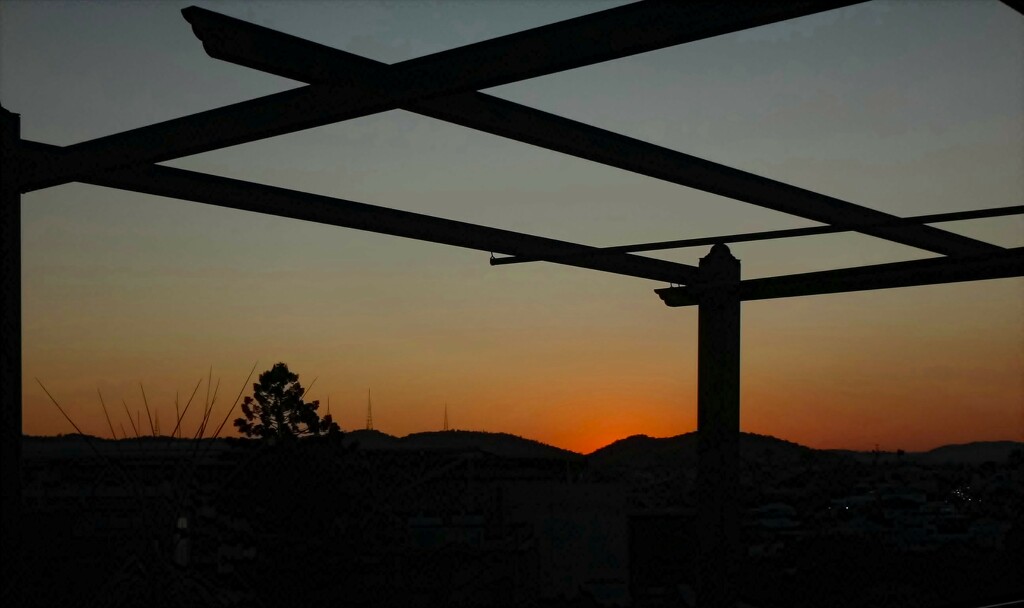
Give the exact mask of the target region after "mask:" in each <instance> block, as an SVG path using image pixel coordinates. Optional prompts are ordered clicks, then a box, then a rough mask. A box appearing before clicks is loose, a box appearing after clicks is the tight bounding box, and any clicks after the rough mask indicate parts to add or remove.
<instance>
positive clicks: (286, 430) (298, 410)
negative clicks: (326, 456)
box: [235, 363, 341, 439]
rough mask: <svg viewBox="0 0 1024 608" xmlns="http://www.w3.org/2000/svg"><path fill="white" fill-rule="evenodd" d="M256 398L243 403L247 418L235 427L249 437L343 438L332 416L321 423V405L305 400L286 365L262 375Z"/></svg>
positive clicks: (247, 399) (237, 422) (253, 386)
mask: <svg viewBox="0 0 1024 608" xmlns="http://www.w3.org/2000/svg"><path fill="white" fill-rule="evenodd" d="M252 392H253V396H252V397H246V398H245V400H244V401H243V402H242V413H243V414H245V417H244V418H236V419H235V427H237V428H238V430H239V431H241V432H242V433H244V434H245V436H246V437H260V438H263V439H267V438H270V437H281V438H290V437H302V436H307V435H339V434H340V433H341V429H340V428H339V427H338V424H337V423H336V422H334V421H333V420H332V419H331V415H330V414H328V415H326V416H324V417H323V419H322V420H321V419H320V416H319V415H318V414H317V413H316V410H317V409H318V408H319V407H320V402H319V401H310V402H305V401H303V400H302V398H303V396H305V394H306V391H305V390H304V389H303V388H302V385H301V384H299V376H298V374H293V373H292V372H291V371H289V370H288V366H287V365H285V364H284V363H278V364H276V365H274V367H272V368H271V369H269V370H267V371H265V372H263V373H262V374H260V381H259V382H257V383H254V384H253V385H252Z"/></svg>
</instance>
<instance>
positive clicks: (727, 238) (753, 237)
mask: <svg viewBox="0 0 1024 608" xmlns="http://www.w3.org/2000/svg"><path fill="white" fill-rule="evenodd" d="M1022 213H1024V205H1012V206H1009V207H992V208H989V209H969V210H967V211H953V212H950V213H930V214H927V215H915V216H912V217H905V218H901V219H899V220H898V221H894V222H892V224H891V225H893V226H900V225H904V226H905V225H909V224H932V223H938V222H959V221H963V220H974V219H981V218H991V217H1003V216H1006V215H1020V214H1022ZM841 232H852V230H849V229H847V228H837V227H835V226H811V227H809V228H786V229H783V230H765V231H762V232H743V233H740V234H723V235H720V236H704V237H699V238H694V239H678V240H674V241H658V242H655V243H638V244H636V245H615V246H612V247H601V248H600V251H602V252H605V253H639V252H641V251H662V250H665V249H681V248H684V247H701V246H704V245H716V244H718V243H749V242H752V241H768V240H772V239H788V238H793V237H799V236H818V235H822V234H837V233H841ZM533 261H536V260H531V259H529V258H518V257H510V258H492V259H491V266H504V265H505V264H521V263H523V262H533ZM547 261H549V262H550V261H552V260H550V259H549V260H547Z"/></svg>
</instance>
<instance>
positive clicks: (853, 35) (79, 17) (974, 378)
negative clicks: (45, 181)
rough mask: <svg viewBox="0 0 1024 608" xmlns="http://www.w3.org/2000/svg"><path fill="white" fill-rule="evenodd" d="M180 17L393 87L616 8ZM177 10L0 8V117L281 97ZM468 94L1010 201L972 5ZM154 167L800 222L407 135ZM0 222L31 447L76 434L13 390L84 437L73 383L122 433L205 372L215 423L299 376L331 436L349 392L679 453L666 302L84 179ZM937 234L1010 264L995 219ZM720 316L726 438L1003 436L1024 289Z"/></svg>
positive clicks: (1023, 62) (255, 149) (1017, 140)
mask: <svg viewBox="0 0 1024 608" xmlns="http://www.w3.org/2000/svg"><path fill="white" fill-rule="evenodd" d="M198 4H199V5H201V6H205V7H207V8H210V9H213V10H216V11H219V12H222V13H225V14H228V15H232V16H235V17H239V18H242V19H245V20H249V21H252V22H255V23H258V24H261V25H264V26H268V27H272V28H275V29H279V30H281V31H284V32H287V33H290V34H294V35H298V36H301V37H305V38H308V39H311V40H314V41H316V42H320V43H323V44H327V45H331V46H335V47H338V48H341V49H345V50H348V51H352V52H355V53H359V54H362V55H365V56H368V57H372V58H374V59H377V60H381V61H386V62H396V61H401V60H403V59H408V58H412V57H417V56H420V55H424V54H428V53H433V52H437V51H441V50H444V49H448V48H451V47H456V46H461V45H464V44H468V43H472V42H476V41H479V40H485V39H488V38H492V37H494V36H498V35H502V34H507V33H511V32H515V31H519V30H523V29H527V28H530V27H536V26H539V25H543V24H546V23H550V22H553V21H559V20H562V19H566V18H570V17H574V16H577V15H581V14H584V13H588V12H593V11H594V10H598V9H601V8H608V7H611V6H614V4H613V3H599V2H550V3H541V2H518V1H517V2H505V3H502V2H473V1H468V0H466V1H459V2H429V3H428V2H399V3H386V2H373V3H358V2H333V3H328V2H298V1H290V2H248V3H240V2H198ZM187 5H188V3H186V2H177V1H171V0H167V1H163V2H152V3H149V2H131V3H128V2H90V3H84V2H83V3H79V2H73V3H61V2H52V1H51V2H18V1H9V0H6V1H4V2H3V3H0V100H2V103H3V105H4V107H5V108H7V109H9V110H11V111H13V112H17V113H20V114H21V120H22V123H21V124H22V134H23V136H24V137H26V138H28V139H33V140H37V141H43V142H47V143H52V144H59V145H68V144H72V143H76V142H79V141H83V140H88V139H91V138H94V137H99V136H102V135H107V134H110V133H114V132H118V131H123V130H126V129H131V128H135V127H140V126H143V125H146V124H150V123H152V122H156V121H161V120H166V119H170V118H174V117H178V116H183V115H187V114H191V113H194V112H198V111H202V110H206V109H209V108H214V107H218V106H222V105H225V104H228V103H233V102H236V101H242V100H245V99H250V98H253V97H256V96H260V95H266V94H269V93H273V92H276V91H281V90H285V89H289V88H293V87H295V86H297V84H296V83H295V82H293V81H290V80H286V79H282V78H277V77H273V76H268V75H265V74H261V73H258V72H256V71H253V70H249V69H246V68H242V67H238V66H234V65H231V64H227V63H223V62H219V61H217V60H214V59H211V58H209V57H207V56H206V55H205V53H204V52H203V50H202V47H201V45H200V44H199V42H198V41H197V39H196V38H195V37H194V36H193V34H192V31H191V29H190V28H189V27H188V25H187V24H186V22H185V21H184V19H183V18H182V17H181V15H180V13H179V10H180V9H181V8H183V7H184V6H187ZM489 92H490V93H492V94H494V95H497V96H499V97H504V98H507V99H511V100H514V101H517V102H520V103H524V104H527V105H530V106H534V107H537V108H540V109H543V110H547V111H551V112H554V113H557V114H562V115H565V116H569V117H571V118H574V119H576V120H581V121H583V122H587V123H591V124H595V125H598V126H601V127H604V128H607V129H610V130H613V131H617V132H621V133H624V134H627V135H630V136H633V137H637V138H640V139H643V140H647V141H650V142H653V143H657V144H659V145H662V146H666V147H669V148H672V149H676V150H681V151H684V152H687V153H691V154H695V155H697V156H701V157H704V158H708V159H711V160H714V161H717V162H721V163H724V164H727V165H730V166H734V167H738V168H741V169H744V170H747V171H751V172H753V173H757V174H760V175H764V176H768V177H772V178H775V179H780V180H783V181H787V182H790V183H793V184H796V185H799V186H802V187H805V188H809V189H811V190H815V191H819V192H823V193H826V194H830V195H833V196H837V197H839V198H843V199H846V200H849V201H852V202H856V203H860V204H864V205H867V206H870V207H874V208H877V209H880V210H883V211H887V212H890V213H894V214H899V215H915V214H923V213H937V212H944V211H956V210H961V209H977V208H985V207H995V206H1003V205H1010V204H1021V202H1022V200H1024V144H1022V142H1024V17H1022V16H1021V15H1020V14H1018V13H1015V12H1013V11H1012V10H1011V9H1009V8H1007V7H1006V6H1004V5H1002V4H1000V3H999V2H996V1H995V0H991V1H988V0H976V1H961V2H939V1H935V2H910V1H901V2H882V1H876V2H872V3H869V4H866V5H861V6H855V7H850V8H846V9H840V10H836V11H831V12H828V13H825V14H821V15H815V16H810V17H805V18H802V19H798V20H794V21H790V22H786V23H782V24H776V25H773V26H768V27H763V28H758V29H756V30H751V31H747V32H742V33H737V34H730V35H726V36H720V37H717V38H714V39H710V40H704V41H700V42H696V43H690V44H686V45H682V46H678V47H674V48H671V49H666V50H662V51H658V52H653V53H647V54H644V55H639V56H636V57H631V58H627V59H621V60H617V61H612V62H608V63H604V64H600V65H596V66H591V67H587V68H583V69H578V70H574V71H570V72H563V73H559V74H554V75H550V76H546V77H543V78H538V79H535V80H532V81H528V82H522V83H517V84H512V85H507V86H502V87H497V88H494V89H490V90H489ZM166 164H168V165H171V166H175V167H182V168H188V169H193V170H197V171H203V172H208V173H214V174H219V175H226V176H230V177H236V178H241V179H246V180H250V181H254V182H261V183H268V184H274V185H279V186H283V187H288V188H293V189H296V190H302V191H308V192H315V193H319V194H326V195H330V196H336V197H340V198H346V199H350V200H356V201H360V202H366V203H373V204H378V205H384V206H388V207H394V208H398V209H405V210H411V211H416V212H422V213H428V214H432V215H437V216H442V217H449V218H455V219H460V220H464V221H469V222H474V223H479V224H484V225H488V226H497V227H501V228H507V229H511V230H517V231H523V232H528V233H533V234H539V235H544V236H550V237H556V238H563V239H567V240H574V241H577V242H583V243H587V244H593V245H614V244H623V243H632V242H643V241H651V240H664V239H676V238H686V237H696V236H707V235H712V234H720V233H729V232H738V231H750V230H764V229H774V228H786V227H798V226H807V225H813V222H808V221H805V220H801V219H799V218H793V217H790V216H786V215H783V214H780V213H776V212H772V211H768V210H764V209H761V208H758V207H754V206H751V205H748V204H744V203H739V202H736V201H732V200H729V199H724V198H721V197H717V196H713V195H710V194H705V193H703V192H699V191H695V190H691V189H688V188H684V187H680V186H677V185H673V184H668V183H664V182H660V181H658V180H654V179H650V178H647V177H642V176H636V175H633V174H630V173H627V172H624V171H621V170H619V169H613V168H609V167H605V166H603V165H598V164H595V163H591V162H588V161H583V160H579V159H575V158H571V157H568V156H565V155H562V154H558V153H555V152H550V151H547V150H542V149H538V148H534V147H531V146H528V145H525V144H521V143H518V142H513V141H508V140H504V139H501V138H498V137H496V136H492V135H488V134H483V133H479V132H475V131H472V130H469V129H466V128H463V127H458V126H453V125H449V124H446V123H442V122H439V121H436V120H433V119H428V118H424V117H420V116H417V115H413V114H410V113H407V112H404V111H394V112H387V113H384V114H379V115H375V116H370V117H366V118H362V119H358V120H353V121H349V122H345V123H340V124H336V125H332V126H328V127H322V128H318V129H314V130H310V131H305V132H300V133H295V134H292V135H288V136H284V137H277V138H273V139H270V140H264V141H260V142H255V143H251V144H246V145H242V146H236V147H233V148H228V149H223V150H219V151H215V152H210V153H206V154H201V155H197V156H193V157H189V158H184V159H179V160H175V161H173V162H169V163H166ZM22 205H23V227H22V234H23V260H22V270H23V288H22V289H23V292H22V293H23V305H24V312H23V319H24V326H23V332H24V333H23V344H24V346H23V368H24V378H23V386H24V395H23V407H24V431H25V432H26V433H29V434H37V435H38V434H56V433H64V432H70V431H72V429H71V427H70V425H69V424H68V423H67V422H66V421H65V420H64V419H63V418H62V417H61V416H60V414H59V413H58V411H57V410H56V408H55V407H54V406H53V405H52V404H51V403H50V402H49V400H48V399H47V398H46V395H45V394H44V393H43V391H42V390H41V389H40V388H39V386H38V385H37V384H36V382H35V380H34V379H35V378H36V377H38V378H40V379H41V380H42V381H43V382H44V383H45V384H46V386H47V388H48V389H49V390H50V392H52V393H53V395H54V396H55V397H56V398H57V399H58V400H60V402H61V404H62V405H63V406H64V407H65V408H66V410H67V411H68V412H69V414H70V415H71V416H72V417H73V418H74V419H75V420H76V422H77V423H78V424H79V425H80V426H81V427H82V430H83V431H85V432H89V433H93V434H97V435H109V431H107V426H106V422H105V421H104V419H103V416H102V411H101V409H100V404H99V401H98V399H97V396H96V390H97V388H99V389H101V390H102V391H103V394H104V397H105V399H106V401H107V404H108V407H110V409H111V413H112V414H113V417H114V420H115V422H114V425H115V427H117V426H118V424H119V423H123V424H124V426H125V427H126V428H129V431H130V426H129V424H128V423H127V420H126V418H125V416H124V410H123V407H122V406H121V403H120V402H121V400H122V399H124V400H125V401H126V402H127V404H128V407H129V408H130V409H131V411H132V412H135V411H136V409H137V408H141V407H142V398H141V393H140V391H139V383H140V382H141V383H143V385H144V386H145V390H146V394H147V396H148V398H149V402H150V406H151V407H153V408H159V409H160V410H161V426H162V427H163V429H164V430H165V431H167V430H169V428H170V426H169V425H168V421H169V420H171V418H172V414H173V411H174V407H173V403H174V396H175V391H176V390H177V391H180V392H181V393H182V397H181V400H182V402H184V400H185V399H186V398H187V395H188V393H190V392H191V389H192V387H194V386H195V383H196V381H197V380H198V379H199V378H200V377H203V378H205V377H206V375H207V373H208V369H209V368H210V366H212V368H213V378H214V381H215V382H216V380H217V379H218V378H219V379H222V385H221V390H220V394H219V396H218V399H217V404H216V407H215V410H214V416H213V417H214V419H215V420H216V421H217V422H219V421H220V419H221V418H222V417H223V416H224V415H225V412H226V411H227V407H228V406H229V405H230V404H231V402H232V400H233V399H234V398H235V396H236V395H237V394H238V392H239V390H240V389H241V387H242V385H243V381H244V380H245V377H246V374H247V373H248V371H249V369H250V368H251V367H252V365H253V363H254V362H256V361H258V362H259V365H258V367H257V372H259V371H262V370H265V369H268V368H269V367H270V366H271V365H273V363H275V362H278V361H285V362H287V363H288V364H289V366H290V367H291V368H292V370H293V371H296V372H297V373H299V374H300V376H301V380H302V382H303V383H304V384H308V383H309V382H311V381H312V380H313V379H314V378H317V380H316V384H315V386H313V388H312V391H311V393H310V396H311V398H314V399H320V400H321V403H322V404H324V405H322V408H324V409H325V408H326V405H325V404H326V401H327V398H328V396H330V400H331V412H332V414H333V415H334V416H335V418H336V419H338V420H339V421H340V423H341V425H342V428H344V429H352V428H360V427H362V426H363V425H364V422H365V416H366V391H367V388H372V390H373V396H374V422H375V427H376V428H377V429H379V430H382V431H385V432H388V433H391V434H395V435H404V434H407V433H411V432H417V431H424V430H435V429H439V428H440V427H441V424H442V420H443V411H444V404H445V402H447V403H448V404H449V406H448V407H449V416H450V419H451V422H452V426H454V427H455V428H460V429H473V430H486V431H504V432H509V433H514V434H517V435H523V436H526V437H530V438H534V439H537V440H540V441H544V442H547V443H551V444H554V445H558V446H561V447H565V448H569V449H573V450H577V451H581V452H589V451H591V450H593V449H596V448H598V447H600V446H601V445H604V444H606V443H609V442H611V441H613V440H615V439H618V438H621V437H625V436H628V435H632V434H637V433H644V434H648V435H652V436H670V435H675V434H679V433H684V432H688V431H692V430H694V428H695V424H696V402H695V400H696V348H697V342H696V312H697V311H696V309H693V308H685V309H669V308H667V307H665V306H664V305H663V304H662V303H661V301H660V300H659V299H658V298H657V296H656V295H655V294H654V293H653V291H652V290H653V289H655V288H658V287H663V286H664V285H662V284H658V283H655V282H651V281H645V280H642V279H634V278H630V277H622V276H616V275H610V274H604V273H600V272H596V271H587V270H581V269H576V268H569V267H560V266H557V265H553V264H523V265H518V266H505V267H490V266H489V265H488V263H487V257H488V256H487V255H486V254H485V253H480V252H475V251H469V250H463V249H457V248H453V247H447V246H443V245H437V244H431V243H422V242H418V241H413V240H406V239H401V238H396V237H390V236H384V235H377V234H372V233H366V232H359V231H354V230H347V229H343V228H337V227H329V226H322V225H317V224H312V223H306V222H300V221H296V220H290V219H283V218H276V217H273V216H265V215H259V214H253V213H247V212H241V211H234V210H229V209H222V208H217V207H213V206H208V205H202V204H198V203H191V202H182V201H175V200H170V199H164V198H159V197H153V196H147V195H141V194H134V193H129V192H122V191H117V190H109V189H104V188H99V187H94V186H86V185H82V184H69V185H65V186H61V187H57V188H51V189H48V190H44V191H38V192H33V193H30V194H28V195H25V196H24V197H23V198H22ZM942 227H944V228H947V229H950V230H954V231H957V232H960V233H962V234H966V235H970V236H973V237H976V238H982V239H986V240H989V241H991V242H994V243H997V244H1000V245H1004V246H1015V247H1019V246H1022V245H1024V220H1022V218H1021V217H1020V216H1015V217H1010V218H1000V219H992V220H976V221H971V222H960V223H955V224H943V225H942ZM732 249H733V252H734V253H735V254H736V256H737V257H739V258H740V259H741V260H742V261H743V274H744V277H746V278H753V277H761V276H771V275H776V274H787V273H793V272H805V271H811V270H823V269H829V268H839V267H849V266H857V265H862V264H874V263H883V262H887V261H899V260H909V259H920V258H925V257H931V255H932V254H929V253H927V252H924V251H920V250H915V249H912V248H908V247H905V246H902V245H897V244H893V243H889V242H886V241H882V240H879V239H874V238H871V237H867V236H860V235H833V236H820V237H810V238H802V239H791V240H786V241H774V242H766V243H749V244H737V245H734V246H733V247H732ZM705 254H706V248H702V249H684V250H678V251H673V252H665V253H661V254H655V255H656V257H663V258H665V259H672V260H678V261H683V262H687V263H696V260H697V259H698V257H700V256H702V255H705ZM743 315H744V318H743V359H742V366H743V368H742V377H743V388H742V400H743V401H742V427H743V429H744V430H746V431H751V432H756V433H765V434H771V435H775V436H778V437H782V438H785V439H788V440H791V441H796V442H799V443H803V444H805V445H810V446H812V447H830V448H852V449H870V448H873V447H874V445H875V444H876V443H877V444H880V445H881V447H882V448H883V449H892V450H894V449H897V448H903V449H908V450H920V449H928V448H931V447H934V446H936V445H940V444H944V443H956V442H966V441H974V440H992V439H1016V440H1022V439H1024V280H1021V279H1012V280H998V281H984V282H977V283H965V284H957V285H943V286H930V287H919V288H908V289H897V290H887V291H878V292H862V293H853V294H842V295H829V296H816V297H809V298H799V299H787V300H772V301H764V302H751V303H747V304H744V305H743ZM254 380H255V379H254ZM254 380H253V381H254ZM250 382H251V381H250ZM249 388H250V387H249V386H246V387H245V389H246V391H245V394H249ZM205 390H206V389H205V380H204V385H203V387H202V388H200V390H199V396H198V398H199V399H202V398H203V397H204V396H205ZM322 411H324V410H322ZM236 412H237V410H236ZM199 415H200V414H199V410H198V409H193V410H192V411H190V413H189V416H188V417H187V418H186V420H185V427H186V429H189V430H193V429H195V428H196V426H197V425H198V421H199ZM236 415H237V414H236ZM142 416H143V419H145V413H143V414H142ZM233 417H234V415H233V416H232V418H233ZM147 426H148V425H147ZM229 427H230V425H229ZM232 432H233V429H232Z"/></svg>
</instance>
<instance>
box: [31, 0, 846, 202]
mask: <svg viewBox="0 0 1024 608" xmlns="http://www.w3.org/2000/svg"><path fill="white" fill-rule="evenodd" d="M858 1H861V0H858ZM853 3H855V2H850V1H849V0H847V1H842V0H791V1H789V2H784V3H783V2H778V3H770V4H771V5H773V7H772V8H770V9H769V10H767V11H766V10H764V9H761V10H760V11H758V10H756V7H757V6H758V5H759V4H761V3H760V2H758V1H755V0H737V1H735V2H732V3H728V4H722V3H717V2H712V1H707V2H686V3H676V2H656V1H651V0H648V1H645V2H637V3H634V4H629V5H626V6H621V7H617V8H613V9H609V10H605V11H599V12H596V13H591V14H588V15H583V16H581V17H577V18H575V19H568V20H565V21H561V22H558V23H553V24H549V25H545V26H542V27H538V28H533V29H530V30H526V31H522V32H517V33H515V34H509V35H507V36H501V37H498V38H494V39H491V40H486V41H483V42H478V43H476V44H470V45H466V46H462V47H459V48H455V49H449V50H447V51H443V52H440V53H434V54H432V55H427V56H424V57H418V58H416V59H410V60H408V61H403V62H401V63H398V64H395V65H394V66H393V69H391V70H389V71H387V72H380V73H379V74H378V76H377V77H376V78H358V79H352V78H342V79H340V80H338V81H335V82H334V83H332V84H329V85H312V86H306V87H300V88H298V89H293V90H290V91H285V92H282V93H277V94H274V95H268V96H265V97H260V98H258V99H254V100H250V101H245V102H241V103H237V104H233V105H229V106H225V107H222V108H217V109H214V110H210V111H207V112H201V113H198V114H193V115H191V116H186V117H182V118H177V119H174V120H169V121H164V122H161V123H156V124H153V125H149V126H146V127H142V128H139V129H134V130H130V131H125V132H122V133H118V134H114V135H110V136H107V137H102V138H99V139H95V140H91V141H87V142H83V143H80V144H75V145H73V146H68V147H67V148H66V150H65V154H64V155H63V156H62V157H61V158H58V159H56V160H55V162H54V164H53V165H50V166H46V167H34V168H31V173H30V174H29V175H28V176H27V180H26V183H25V184H24V185H23V192H27V191H29V190H33V189H39V188H45V187H48V186H55V185H59V184H62V183H67V182H70V181H80V178H83V177H85V176H88V175H91V174H93V173H96V172H98V171H103V170H106V169H114V168H118V167H124V166H129V165H132V164H137V163H138V164H150V163H157V162H161V161H166V160H171V159H173V158H179V157H182V156H189V155H192V154H198V153H201V152H207V151H210V150H215V149H218V148H224V147H228V146H234V145H238V144H242V143H247V142H251V141H255V140H259V139H264V138H267V137H273V136H276V135H283V134H285V133H291V132H294V131H300V130H303V129H308V128H311V127H316V126H321V125H326V124H330V123H334V122H339V121H342V120H349V119H352V118H357V117H359V116H365V115H368V114H375V113H378V112H384V111H387V110H392V109H395V108H398V107H400V106H401V105H402V104H405V103H409V102H411V101H414V100H416V99H422V98H428V97H434V96H438V95H445V94H451V93H456V92H459V91H472V90H476V89H481V88H487V87H493V86H497V85H502V84H508V83H511V82H516V81H519V80H524V79H529V78H535V77H537V76H543V75H546V74H552V73H555V72H559V71H562V70H568V69H572V68H578V67H583V66H587V65H591V64H593V63H598V62H602V61H608V60H611V59H616V58H621V57H627V56H629V55H634V54H636V53H643V52H647V51H651V50H656V49H660V48H664V47H667V46H672V45H675V44H679V43H681V42H688V41H691V40H696V39H699V38H704V37H707V36H714V35H718V34H721V33H725V32H728V31H735V30H738V29H745V28H748V27H754V26H757V25H762V24H764V23H771V22H772V21H775V20H779V19H786V18H789V16H792V15H799V14H808V13H813V12H817V11H820V10H826V9H828V8H833V7H835V6H843V5H847V4H853ZM775 5H777V8H776V7H775ZM747 10H749V11H751V12H750V15H754V17H750V16H748V15H747V13H746V11H747ZM182 12H183V14H184V15H185V17H186V19H188V20H189V21H190V22H191V23H192V24H193V27H194V29H195V30H196V32H197V34H201V33H202V32H203V31H204V30H203V24H202V21H201V20H199V19H196V18H195V15H197V14H198V15H202V14H203V13H205V12H206V11H203V10H202V9H199V8H197V7H189V8H186V9H184V10H183V11H182ZM204 41H205V42H206V43H207V44H208V45H209V46H208V48H209V49H214V52H216V50H215V49H216V47H217V44H218V40H217V36H205V40H204ZM274 51H275V52H276V49H275V50H274Z"/></svg>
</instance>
